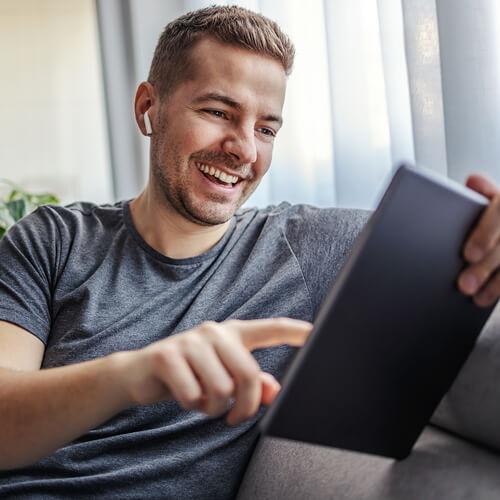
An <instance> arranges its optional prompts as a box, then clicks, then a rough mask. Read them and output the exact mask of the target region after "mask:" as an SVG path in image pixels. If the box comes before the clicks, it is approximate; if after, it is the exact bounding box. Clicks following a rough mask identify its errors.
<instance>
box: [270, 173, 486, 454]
mask: <svg viewBox="0 0 500 500" xmlns="http://www.w3.org/2000/svg"><path fill="white" fill-rule="evenodd" d="M486 205H487V200H486V199H485V198H483V197H482V196H480V195H478V194H477V193H475V192H473V191H471V190H469V189H467V188H465V187H463V186H461V185H459V184H457V183H455V182H453V181H450V180H448V179H446V178H444V177H441V176H439V175H437V174H435V173H433V172H431V171H427V170H424V169H419V168H415V167H410V166H401V167H400V168H399V169H398V170H397V171H396V173H395V175H394V177H393V178H392V181H391V183H390V185H389V187H388V188H387V191H386V192H385V194H384V196H383V198H382V200H381V201H380V203H379V206H378V208H377V210H376V211H375V212H374V213H373V214H372V216H371V217H370V219H369V221H368V223H367V225H366V227H365V228H364V229H363V231H362V232H361V234H360V236H359V238H358V239H357V241H356V243H355V245H354V248H353V251H352V252H351V255H350V256H349V258H348V259H347V261H346V263H345V265H344V267H343V268H342V270H341V272H340V274H339V276H338V278H337V280H336V281H335V283H334V284H333V286H332V288H331V290H330V292H329V294H328V295H327V297H326V299H325V301H324V303H323V305H322V307H321V309H320V312H319V314H318V316H317V319H316V320H315V322H314V328H313V331H312V333H311V335H310V336H309V338H308V340H307V342H306V344H305V346H304V347H303V348H302V349H300V350H299V352H298V353H297V356H296V357H295V359H294V360H293V362H292V363H291V365H290V367H289V369H288V371H287V374H286V376H285V378H284V380H283V384H282V386H283V388H282V390H281V392H280V393H279V395H278V397H277V398H276V400H275V401H274V403H273V404H272V405H271V406H270V407H269V409H268V410H267V412H266V414H265V415H264V418H263V420H262V422H261V430H262V431H263V432H264V433H265V434H269V435H272V436H279V437H284V438H290V439H295V440H300V441H306V442H310V443H317V444H322V445H328V446H334V447H338V448H344V449H349V450H355V451H360V452H365V453H373V454H376V455H382V456H387V457H393V458H397V459H401V458H404V457H406V456H408V455H409V453H410V452H411V449H412V447H413V445H414V443H415V441H416V440H417V438H418V436H419V435H420V433H421V431H422V430H423V428H424V427H425V425H426V424H427V423H428V421H429V419H430V417H431V416H432V413H433V412H434V410H435V408H436V407H437V405H438V404H439V402H440V400H441V398H442V397H443V396H444V394H445V393H446V392H447V391H448V389H449V387H450V386H451V384H452V382H453V380H454V379H455V377H456V375H457V373H458V371H459V370H460V367H461V366H462V364H463V363H464V361H465V360H466V358H467V356H468V354H469V353H470V351H471V350H472V348H473V346H474V342H475V340H476V338H477V336H478V335H479V332H480V331H481V328H482V327H483V325H484V323H485V322H486V320H487V318H488V316H489V315H490V313H491V311H492V309H493V306H492V307H489V308H480V307H478V306H476V305H475V304H474V303H473V301H472V299H471V298H470V297H467V296H465V295H464V294H462V293H461V292H460V291H459V290H458V288H457V278H458V276H459V274H460V271H461V270H462V269H463V268H464V266H465V261H464V259H463V257H462V252H463V246H464V243H465V240H466V237H467V235H468V233H469V232H470V230H471V228H472V227H473V226H474V224H475V222H476V221H477V220H478V218H479V216H480V215H481V212H482V211H483V210H484V208H485V207H486Z"/></svg>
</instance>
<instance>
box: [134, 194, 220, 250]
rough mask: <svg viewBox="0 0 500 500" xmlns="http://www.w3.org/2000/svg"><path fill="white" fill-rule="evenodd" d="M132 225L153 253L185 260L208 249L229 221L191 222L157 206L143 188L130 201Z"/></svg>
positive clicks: (215, 241) (217, 239)
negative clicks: (210, 224) (213, 223)
mask: <svg viewBox="0 0 500 500" xmlns="http://www.w3.org/2000/svg"><path fill="white" fill-rule="evenodd" d="M130 212H131V215H132V220H133V222H134V225H135V228H136V229H137V231H138V232H139V234H140V235H141V236H142V238H143V239H144V240H145V241H146V243H148V245H149V246H151V247H153V248H154V249H155V250H156V251H157V252H160V253H161V254H163V255H166V256H168V257H171V258H173V259H186V258H189V257H195V256H197V255H201V254H203V253H205V252H206V251H208V250H210V249H211V248H212V247H213V246H214V245H215V244H216V243H217V242H218V241H219V240H220V239H221V238H222V237H223V236H224V233H225V232H226V231H227V229H228V227H229V224H230V221H228V222H226V223H224V224H219V225H216V226H202V225H198V224H195V223H194V222H191V221H189V220H187V219H186V218H184V217H183V216H181V215H180V214H178V213H177V212H175V211H174V210H173V209H171V210H168V209H167V208H165V207H164V206H159V204H158V203H157V202H155V200H154V199H153V197H152V196H151V195H150V193H148V191H147V190H145V191H143V192H142V193H141V194H140V195H139V196H138V197H137V198H135V199H134V200H132V201H131V203H130Z"/></svg>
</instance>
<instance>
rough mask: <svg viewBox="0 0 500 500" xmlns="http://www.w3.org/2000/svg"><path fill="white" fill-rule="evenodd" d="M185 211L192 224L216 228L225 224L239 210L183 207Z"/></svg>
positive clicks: (234, 208)
mask: <svg viewBox="0 0 500 500" xmlns="http://www.w3.org/2000/svg"><path fill="white" fill-rule="evenodd" d="M184 208H185V211H186V213H187V215H188V217H189V219H190V220H191V221H192V222H195V223H197V224H200V225H203V226H218V225H220V224H225V223H226V222H227V221H228V220H230V219H231V217H232V216H233V215H234V214H235V212H236V211H237V210H238V208H240V207H239V206H236V207H224V209H222V207H213V208H212V207H208V208H207V207H206V206H205V207H203V208H200V207H196V208H195V207H184Z"/></svg>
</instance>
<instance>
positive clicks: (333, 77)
mask: <svg viewBox="0 0 500 500" xmlns="http://www.w3.org/2000/svg"><path fill="white" fill-rule="evenodd" d="M212 3H213V2H212V1H210V0H209V1H196V0H187V1H181V0H179V1H170V2H165V1H164V0H126V1H122V0H97V6H98V12H99V17H100V26H101V38H102V40H103V41H104V42H105V43H104V44H103V45H104V46H103V58H104V66H105V68H106V66H107V65H108V64H112V61H113V60H115V61H116V60H117V58H118V59H119V55H120V54H123V51H124V50H125V51H128V52H127V53H126V54H125V55H122V56H121V57H124V58H125V59H124V60H126V61H127V62H128V67H129V68H130V67H132V68H133V71H134V74H133V75H132V76H131V75H130V74H126V72H125V71H124V70H122V71H121V73H120V72H119V71H116V69H114V70H113V71H108V72H107V76H106V86H107V88H108V95H109V93H110V92H115V90H113V89H116V87H117V86H121V87H122V88H123V87H124V85H128V87H127V88H128V90H127V91H126V92H124V93H125V94H127V93H128V94H130V95H128V97H127V98H128V99H130V102H125V100H126V99H125V98H123V103H122V104H121V105H119V104H116V103H115V104H114V111H113V106H110V105H109V103H108V116H109V118H110V130H111V131H112V130H113V121H116V122H117V126H121V127H122V128H123V120H125V119H132V118H133V117H132V113H131V109H132V106H131V102H132V99H133V90H132V89H135V86H136V85H137V84H138V83H139V82H140V81H141V80H143V79H145V78H146V76H147V70H148V67H149V63H150V61H151V57H152V53H153V50H154V46H155V44H156V41H157V38H158V36H159V34H160V32H161V30H162V28H163V27H164V25H165V24H167V23H168V22H169V21H170V20H171V19H174V18H175V17H177V16H178V15H180V14H181V13H183V12H187V11H189V10H193V9H196V8H199V7H203V6H207V5H211V4H212ZM220 3H227V4H233V3H235V2H234V1H230V2H220ZM236 3H238V4H239V5H242V6H245V7H248V8H250V9H252V10H256V11H259V12H262V13H263V14H264V15H267V16H268V17H270V18H272V19H274V20H276V21H277V22H278V23H279V24H280V26H281V27H282V28H283V29H284V30H285V32H287V33H288V34H289V35H290V37H291V38H292V40H293V41H294V43H295V45H296V50H297V56H296V62H295V68H294V72H293V73H292V75H291V77H290V80H289V86H288V92H287V99H286V102H285V110H284V116H285V124H284V126H283V128H282V130H281V131H280V134H279V137H278V139H277V142H276V147H275V153H274V159H273V164H272V167H271V169H270V171H269V173H268V175H267V176H266V178H265V179H264V180H263V182H262V185H261V186H260V187H259V189H258V190H257V192H256V193H255V194H254V195H253V196H252V198H251V199H250V200H249V202H248V203H249V204H251V205H261V206H262V205H265V204H269V203H278V202H280V201H282V200H285V199H286V200H288V201H290V202H302V203H312V204H315V205H320V206H326V205H337V206H351V207H352V206H355V207H363V208H372V207H373V206H374V204H375V203H376V201H377V199H378V196H379V194H380V192H381V190H382V189H383V187H384V186H385V183H386V181H387V179H388V176H389V175H390V173H391V171H392V168H393V166H394V165H395V164H397V163H398V162H399V161H401V160H406V161H410V162H417V163H419V164H422V165H424V166H427V167H430V168H432V169H434V170H436V171H438V172H441V173H443V174H445V175H449V176H450V177H452V178H454V179H456V180H458V181H460V182H462V181H463V180H464V179H465V177H466V176H467V174H468V173H470V172H473V171H481V172H484V173H486V174H488V175H489V176H490V177H493V178H494V179H496V180H497V182H500V167H499V165H500V120H499V119H498V117H499V116H500V35H498V33H500V6H499V5H500V4H499V3H498V2H497V1H496V0H419V1H418V2H415V1H414V0H378V1H377V0H349V1H347V0H309V1H308V2H303V0H253V1H252V0H249V1H246V2H245V1H240V2H236ZM113 9H118V10H119V11H120V12H122V15H121V16H117V15H116V12H115V13H113V12H112V10H113ZM123 12H125V15H123ZM117 19H118V20H119V21H120V20H121V22H123V23H125V24H124V25H123V26H121V30H122V34H121V35H120V36H121V37H122V38H123V37H125V38H126V40H125V42H126V43H124V42H123V40H122V42H121V43H120V36H118V37H116V36H115V39H114V41H113V36H111V37H110V36H107V37H106V35H109V33H110V28H109V27H107V25H108V24H112V23H116V22H117ZM115 31H116V30H115ZM105 74H106V71H105ZM115 95H116V94H115ZM124 109H125V111H126V112H127V113H130V118H126V116H125V113H124ZM120 113H121V114H120ZM120 124H121V125H120ZM135 134H136V135H135V136H134V138H132V139H131V138H130V137H127V134H126V133H125V134H121V136H120V138H119V139H118V144H116V145H115V149H116V148H118V149H120V143H121V142H126V147H127V148H130V147H131V145H132V146H133V145H134V144H136V146H134V147H135V149H134V151H135V152H134V153H133V154H131V153H130V152H129V153H127V156H128V158H129V164H128V167H127V165H126V161H124V160H123V158H122V159H121V160H120V161H114V162H113V163H114V168H115V171H116V170H119V173H117V174H116V175H115V177H121V178H124V179H130V180H131V181H130V182H129V183H128V186H126V188H127V189H128V191H127V190H126V189H125V190H122V191H120V189H118V190H117V193H116V194H117V197H118V198H120V197H126V196H132V195H133V194H135V192H136V191H137V190H138V189H140V186H138V185H137V184H138V182H139V180H140V182H143V181H144V178H145V172H146V169H147V152H146V146H147V142H146V140H142V139H141V138H139V139H138V135H137V132H135ZM111 149H112V150H113V146H112V147H111ZM121 151H122V153H123V151H124V149H121ZM117 154H119V153H117ZM112 156H113V155H112ZM122 156H123V154H122ZM138 158H139V159H140V160H138ZM132 191H134V192H132Z"/></svg>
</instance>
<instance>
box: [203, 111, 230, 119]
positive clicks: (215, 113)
mask: <svg viewBox="0 0 500 500" xmlns="http://www.w3.org/2000/svg"><path fill="white" fill-rule="evenodd" d="M202 111H203V112H204V113H207V114H209V115H212V116H215V117H216V118H227V115H226V113H224V111H220V110H219V109H204V110H202Z"/></svg>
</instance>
